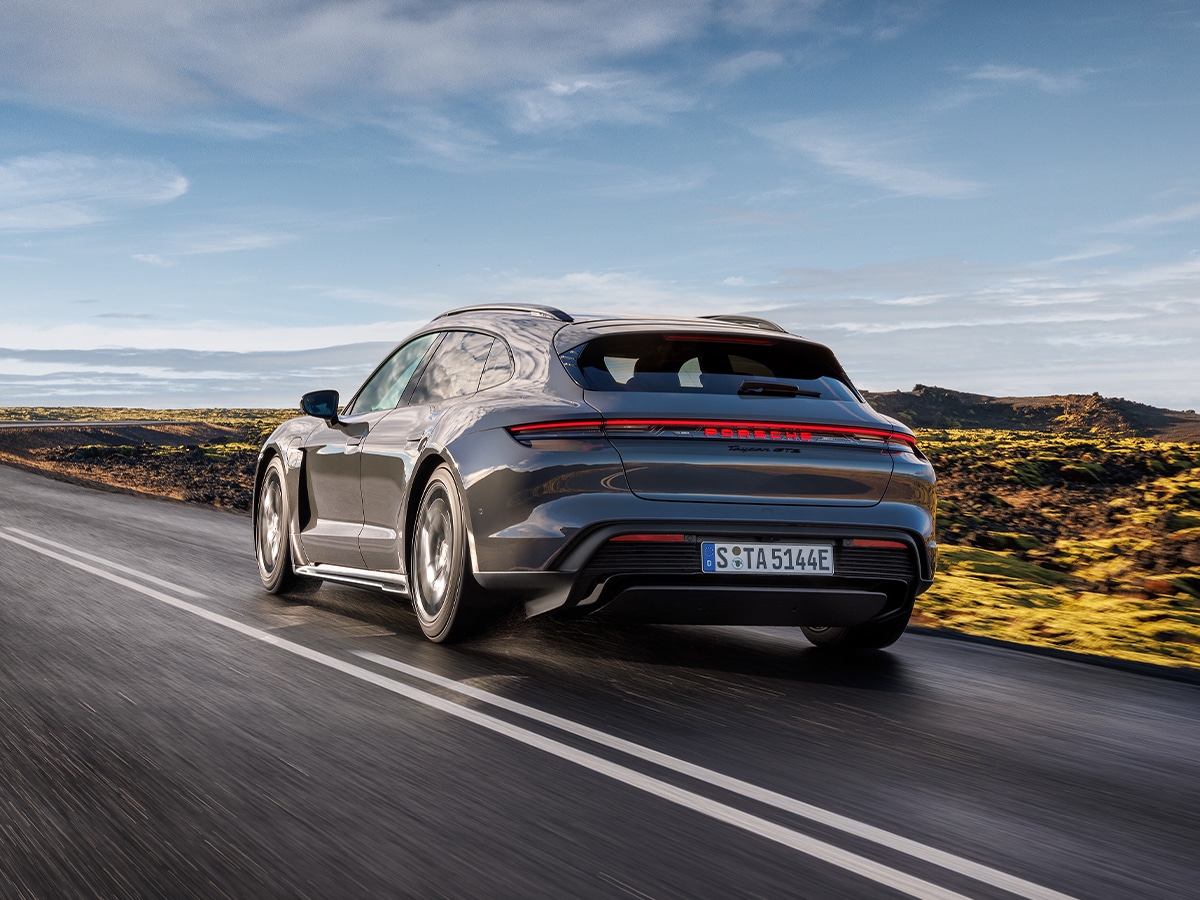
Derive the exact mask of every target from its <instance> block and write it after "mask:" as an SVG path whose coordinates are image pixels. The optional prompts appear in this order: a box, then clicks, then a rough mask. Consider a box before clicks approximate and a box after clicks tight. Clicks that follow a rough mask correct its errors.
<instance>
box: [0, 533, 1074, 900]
mask: <svg viewBox="0 0 1200 900" xmlns="http://www.w3.org/2000/svg"><path fill="white" fill-rule="evenodd" d="M14 531H16V529H6V530H0V539H3V540H5V541H8V542H10V543H13V544H18V545H20V546H22V547H25V548H26V549H28V550H32V551H33V552H35V553H39V554H41V555H43V556H47V557H50V558H52V559H57V560H58V561H59V562H62V563H65V564H67V565H69V566H72V567H74V568H76V569H80V570H82V571H84V572H89V573H90V574H92V575H96V576H97V577H100V578H104V579H105V580H107V581H110V582H112V583H114V584H119V585H121V586H123V587H126V588H129V589H130V590H132V591H136V592H137V593H140V594H142V595H144V596H146V597H150V598H152V599H155V600H158V601H160V602H162V603H165V604H167V605H168V606H172V607H174V608H176V609H178V610H181V611H183V612H187V613H191V614H192V615H194V616H197V617H199V618H201V619H204V620H206V621H208V622H211V623H213V624H216V625H220V626H222V627H224V628H227V629H229V630H231V631H234V632H237V633H238V634H241V635H243V636H245V637H249V638H253V639H254V640H257V641H260V642H262V643H264V644H269V645H270V646H273V647H276V648H278V649H280V650H284V651H286V652H288V653H292V654H294V655H296V656H299V657H301V658H303V659H307V660H309V661H310V662H315V663H318V664H320V665H323V666H326V667H327V668H330V669H333V670H335V671H338V672H341V673H343V674H346V675H350V676H351V677H353V678H357V679H358V680H360V681H363V682H366V683H368V684H371V685H374V686H376V687H379V688H382V689H384V690H386V691H389V692H391V693H393V694H398V695H400V696H403V697H406V698H408V699H410V700H413V701H415V702H417V703H421V704H423V705H425V706H428V707H431V708H433V709H436V710H439V711H440V712H443V713H446V714H448V715H451V716H455V717H457V718H459V719H463V720H465V721H468V722H471V723H473V724H475V725H478V726H480V727H481V728H486V729H488V730H489V731H493V732H495V733H497V734H501V735H504V736H505V737H508V738H510V739H512V740H515V741H518V742H520V743H523V744H525V745H527V746H530V747H535V748H537V749H539V750H542V751H543V752H546V753H549V754H551V755H553V756H557V757H559V758H560V759H563V760H566V761H568V762H572V763H575V764H576V765H579V766H582V767H584V768H586V769H589V770H591V771H593V772H596V773H597V774H600V775H605V776H607V777H609V778H612V779H614V780H616V781H619V782H621V783H623V784H626V785H628V786H630V787H634V788H637V789H638V790H641V791H644V792H646V793H648V794H651V795H653V796H656V797H659V798H661V799H663V800H667V801H669V802H671V803H674V804H676V805H678V806H681V807H683V808H685V809H689V810H692V811H693V812H697V813H700V814H702V815H705V816H707V817H709V818H711V819H714V820H716V821H719V822H723V823H725V824H728V825H733V826H735V827H737V828H740V829H742V830H744V831H747V832H749V833H751V834H754V835H757V836H759V837H762V838H765V839H767V840H770V841H774V842H776V843H778V844H781V845H783V846H786V847H790V848H791V849H793V850H797V851H799V852H801V853H805V854H807V855H809V856H813V857H815V858H817V859H820V860H822V861H824V862H827V863H829V864H831V865H834V866H837V867H838V868H842V869H845V870H846V871H848V872H852V873H854V874H856V875H859V876H861V877H863V878H867V879H869V880H871V881H875V882H877V883H878V884H881V885H885V886H887V887H890V888H893V889H895V890H898V891H901V892H902V893H905V894H908V895H910V896H913V897H921V898H931V900H964V898H963V896H962V895H961V894H957V893H955V892H953V891H951V890H948V889H946V888H943V887H941V886H940V885H937V884H934V883H932V882H929V881H925V880H924V879H921V878H917V877H915V876H912V875H909V874H908V873H906V872H902V871H900V870H899V869H894V868H892V867H890V866H886V865H883V864H881V863H878V862H875V861H874V860H871V859H868V858H867V857H864V856H860V855H858V854H856V853H852V852H850V851H848V850H844V849H842V848H841V847H838V846H835V845H833V844H830V843H828V842H826V841H821V840H818V839H816V838H813V837H810V836H808V835H806V834H803V833H802V832H799V831H795V830H794V829H790V828H786V827H784V826H782V825H778V824H776V823H774V822H771V821H769V820H766V819H763V818H761V817H759V816H755V815H751V814H750V813H746V812H744V811H742V810H739V809H736V808H735V807H732V806H729V805H727V804H724V803H720V802H718V801H715V800H711V799H709V798H707V797H704V796H702V795H700V794H696V793H694V792H692V791H688V790H685V789H683V788H679V787H676V786H674V785H672V784H669V783H667V782H664V781H660V780H659V779H657V778H653V777H651V776H648V775H645V774H643V773H641V772H638V771H636V770H634V769H630V768H628V767H626V766H622V765H620V764H618V763H614V762H611V761H609V760H606V759H604V758H602V757H599V756H596V755H595V754H592V753H588V752H586V751H583V750H579V749H576V748H574V747H571V746H569V745H567V744H563V743H561V742H560V741H556V740H554V739H552V738H548V737H545V736H543V735H540V734H537V733H536V732H533V731H529V730H528V729H525V728H522V727H520V726H518V725H514V724H511V723H509V722H505V721H504V720H503V719H498V718H496V717H494V716H491V715H488V714H486V713H483V712H480V711H478V710H476V709H473V708H471V707H468V706H463V705H461V704H459V703H457V702H455V701H453V700H449V699H446V698H445V697H442V696H439V695H437V694H433V693H429V692H428V691H426V690H423V689H421V688H418V687H415V686H413V685H409V684H405V683H404V682H400V681H397V680H395V679H393V678H390V677H388V676H386V675H383V674H381V673H379V672H376V671H373V670H371V669H366V668H364V667H362V666H360V665H357V664H355V663H351V662H348V661H346V660H342V659H338V658H337V657H334V656H330V655H328V654H326V653H322V652H320V651H318V650H313V649H311V648H309V647H305V646H304V645H302V644H297V643H295V642H293V641H289V640H286V639H284V638H281V637H278V636H277V635H274V634H272V633H270V632H269V631H264V630H263V629H261V628H256V627H254V626H252V625H247V624H245V623H244V622H239V621H237V620H236V619H231V618H229V617H228V616H224V615H221V614H220V613H215V612H212V611H211V610H208V609H205V608H203V607H201V606H197V605H195V604H194V603H189V602H187V601H186V600H180V599H179V598H177V597H173V596H171V595H170V594H164V593H162V592H161V591H157V590H155V589H153V588H151V587H147V586H146V585H143V584H139V583H138V582H135V581H131V580H129V579H128V578H124V577H122V576H120V575H116V574H114V573H112V572H109V571H106V570H104V569H100V568H97V567H96V566H93V565H90V564H89V563H86V562H83V561H82V560H80V559H76V558H74V557H72V556H67V555H66V554H64V553H60V552H58V551H56V550H51V549H49V547H47V546H44V545H39V544H37V543H31V542H30V541H28V540H25V539H23V538H21V537H17V536H16V535H15V534H13V533H12V532H14ZM35 540H40V541H43V542H45V539H44V538H40V537H39V538H35ZM72 552H74V551H72ZM140 574H142V573H139V575H140ZM168 584H169V583H168ZM170 587H171V588H172V589H175V590H178V589H179V587H180V586H178V585H171V586H170ZM369 658H370V659H371V660H372V661H373V662H380V661H382V664H385V665H391V666H393V667H398V666H403V664H398V665H397V664H396V663H395V661H394V660H388V659H387V658H386V657H376V656H375V655H374V654H371V655H370V657H369ZM408 669H412V667H407V666H405V667H404V668H403V669H402V671H407V670H408ZM414 673H420V674H419V675H417V676H416V677H420V678H422V679H424V680H426V681H433V682H435V683H438V684H439V685H440V686H442V687H448V688H450V689H452V690H455V691H458V692H459V693H461V694H463V695H466V696H472V697H474V699H479V700H484V701H485V702H489V703H490V702H493V700H494V701H500V702H496V703H494V705H497V706H502V707H504V708H509V707H508V706H507V704H510V703H512V701H507V700H504V698H501V697H497V696H495V695H490V694H487V692H485V691H478V690H477V689H474V688H470V687H469V686H467V685H462V684H458V683H457V682H454V681H451V680H450V679H443V678H442V677H441V676H437V675H434V674H433V673H431V672H426V671H424V670H421V669H413V670H412V672H409V673H408V674H414ZM475 694H479V695H481V696H475ZM512 706H513V707H516V708H514V709H512V710H511V711H514V712H518V713H519V714H521V715H527V716H528V717H529V718H532V719H536V720H537V721H542V722H544V723H545V724H550V725H552V726H553V727H556V728H562V729H563V730H566V731H568V732H570V733H573V734H576V735H577V736H580V737H585V738H587V739H588V740H593V741H596V742H597V743H601V744H603V745H604V746H608V747H610V748H613V749H618V750H621V751H622V752H625V753H632V754H633V755H635V756H637V757H639V758H641V759H644V760H646V761H650V762H654V763H655V764H657V765H660V766H664V767H666V768H670V769H672V770H674V771H676V772H680V773H682V774H686V775H689V776H691V777H694V778H700V779H701V780H704V781H707V782H709V783H712V784H715V785H718V786H720V787H724V788H726V789H727V790H735V791H736V792H737V793H739V794H741V795H743V796H747V797H752V798H753V799H762V798H772V799H766V800H763V802H769V803H772V805H777V806H778V807H779V808H781V809H788V810H789V811H793V812H796V811H798V814H799V815H802V816H805V817H807V818H809V819H812V820H814V821H825V820H826V819H827V822H826V823H827V824H834V827H842V830H844V831H846V832H847V833H850V834H859V836H865V837H869V839H872V840H877V838H879V837H886V838H887V839H890V840H891V841H895V842H898V843H897V844H896V845H893V844H891V843H888V842H887V841H885V840H877V842H878V843H881V844H884V845H885V846H889V847H893V849H899V850H901V851H902V852H905V853H908V854H909V855H910V856H915V857H916V858H918V859H922V860H925V861H930V862H935V863H936V864H937V865H940V866H942V867H943V868H947V869H951V870H952V871H956V872H958V871H960V870H959V869H958V868H956V867H955V868H952V867H951V866H949V865H946V864H945V862H943V861H939V859H938V857H944V858H945V861H946V862H950V861H954V862H955V864H956V866H964V865H965V866H967V867H976V864H974V863H970V862H969V861H968V860H960V859H959V858H958V857H954V856H952V855H951V854H941V853H940V851H936V850H934V849H933V848H929V847H924V845H921V844H918V843H916V842H915V841H908V839H906V838H901V837H899V836H897V835H891V834H889V833H888V832H885V831H882V830H881V829H875V828H873V827H872V826H868V825H865V824H863V823H859V822H855V821H854V820H852V819H847V818H845V817H842V816H838V815H836V814H834V813H830V812H827V811H825V810H820V809H818V808H817V807H813V806H809V805H808V804H803V803H800V802H799V801H795V800H791V799H790V798H788V797H784V796H783V795H779V794H774V793H773V792H770V791H766V790H764V789H761V788H756V787H754V786H753V785H749V784H747V783H745V782H740V781H738V780H737V779H732V778H727V777H726V776H721V775H720V774H719V773H716V772H710V771H709V770H706V769H703V768H701V767H699V766H691V765H690V764H688V763H684V762H683V761H681V760H676V759H674V758H673V757H669V756H666V755H665V754H659V753H657V752H656V751H653V750H650V749H649V748H646V747H641V746H640V745H637V744H633V743H631V742H628V741H623V740H621V739H619V738H615V737H612V736H610V735H605V734H604V733H603V732H599V731H595V730H594V729H590V728H587V727H586V726H582V725H578V724H576V723H573V722H570V721H569V720H566V719H560V718H559V717H557V716H552V715H550V714H549V713H542V712H540V711H539V710H535V709H533V708H532V707H525V706H523V705H522V704H512ZM564 726H567V727H565V728H564ZM747 791H748V792H747ZM776 799H777V800H778V801H780V802H781V803H783V804H786V805H780V803H776V802H774V800H776ZM792 807H794V809H793V808H792ZM836 823H841V825H839V824H836ZM843 826H852V827H843ZM872 835H875V837H871V836H872ZM909 845H911V847H910V846H909ZM914 850H919V851H920V855H919V854H918V853H914V852H913V851H914ZM926 854H928V855H926ZM973 871H978V872H979V873H980V874H971V876H970V877H973V878H975V879H976V880H979V881H983V882H985V883H988V884H992V885H993V886H995V887H1000V888H1003V889H1004V890H1007V891H1009V892H1011V893H1017V894H1018V895H1019V896H1023V897H1029V898H1039V900H1040V898H1047V900H1051V898H1053V900H1071V898H1069V897H1068V896H1067V895H1065V894H1060V893H1057V892H1055V891H1051V890H1049V889H1046V888H1042V887H1040V886H1038V885H1035V884H1032V883H1031V882H1028V881H1024V880H1022V879H1016V878H1013V877H1012V876H1008V875H1006V874H1005V873H1003V872H999V871H998V870H994V869H989V868H987V867H985V866H977V868H975V869H974V870H973ZM993 873H994V875H996V876H999V877H1000V878H1001V879H1003V880H1004V882H1005V883H998V882H997V881H994V880H993V877H992V874H993ZM960 874H969V873H967V872H960ZM981 876H988V877H981ZM1010 885H1012V886H1010ZM1014 886H1018V887H1023V888H1025V889H1024V890H1020V891H1017V890H1014Z"/></svg>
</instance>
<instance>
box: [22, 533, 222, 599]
mask: <svg viewBox="0 0 1200 900" xmlns="http://www.w3.org/2000/svg"><path fill="white" fill-rule="evenodd" d="M4 530H5V531H10V532H12V533H13V534H19V535H21V537H25V538H29V540H31V541H37V542H38V543H39V544H46V545H47V546H50V547H55V548H57V549H59V550H63V551H65V552H67V553H70V554H71V555H72V556H78V557H81V558H82V559H87V560H91V561H92V562H94V563H99V564H100V565H102V566H107V567H108V568H110V569H116V570H117V571H118V572H124V573H125V574H126V575H132V576H133V577H134V578H140V579H141V580H142V581H148V582H150V583H151V584H157V585H158V586H159V587H161V588H166V589H167V590H170V591H175V592H176V593H179V594H183V595H184V596H185V597H195V598H196V599H197V600H199V599H201V598H203V597H204V595H203V594H202V593H200V592H199V591H193V590H192V589H191V588H186V587H184V586H183V585H181V584H175V583H174V582H170V581H164V580H163V579H162V578H156V577H154V576H153V575H150V574H148V573H146V572H142V571H140V570H138V569H131V568H130V567H129V566H123V565H121V564H120V563H115V562H113V561H112V560H111V559H105V558H104V557H103V556H96V555H95V554H92V553H85V552H84V551H83V550H79V549H77V548H75V547H71V546H69V545H67V544H60V543H59V542H58V541H52V540H50V538H46V537H42V536H41V535H40V534H33V533H32V532H29V531H24V530H22V529H20V528H13V527H12V526H11V525H9V526H6V527H5V529H4Z"/></svg>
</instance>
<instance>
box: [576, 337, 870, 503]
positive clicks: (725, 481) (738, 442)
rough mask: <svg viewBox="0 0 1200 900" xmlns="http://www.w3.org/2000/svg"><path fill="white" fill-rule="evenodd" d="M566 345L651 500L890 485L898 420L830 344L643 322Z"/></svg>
mask: <svg viewBox="0 0 1200 900" xmlns="http://www.w3.org/2000/svg"><path fill="white" fill-rule="evenodd" d="M566 356H567V357H568V358H567V359H565V360H564V362H566V363H567V364H568V365H567V367H568V370H569V371H572V373H573V374H578V376H579V377H580V378H581V379H582V380H583V381H585V383H586V384H585V386H586V387H587V390H586V391H585V394H584V396H585V398H586V400H587V402H588V403H589V404H590V405H591V406H593V407H594V408H595V409H596V410H597V411H599V412H600V413H601V414H602V415H603V416H604V419H605V432H606V434H607V435H608V438H609V440H610V441H611V442H612V443H613V445H614V446H615V447H616V449H617V452H618V453H619V454H620V456H621V461H622V463H623V465H624V468H625V474H626V478H627V481H628V483H629V487H630V489H631V490H632V491H633V492H634V493H636V494H638V495H639V496H641V497H644V498H646V499H648V500H688V501H698V502H712V503H754V504H772V505H774V504H786V505H820V506H871V505H874V504H876V503H878V502H879V501H880V499H881V498H882V497H883V494H884V492H885V490H886V489H887V485H888V481H889V480H890V478H891V475H892V463H893V457H892V453H891V452H890V451H891V449H893V448H892V445H890V444H889V439H890V438H891V431H892V429H891V428H890V426H888V425H887V424H886V423H884V422H883V421H882V420H880V419H879V418H878V417H877V416H876V415H875V414H874V413H873V412H872V411H871V410H870V408H869V407H867V406H866V405H865V404H863V403H862V402H861V401H860V400H859V398H858V395H857V393H856V392H855V391H854V388H853V387H852V386H851V385H850V384H849V381H848V380H847V379H846V376H845V374H844V372H842V370H841V366H840V365H839V364H838V363H837V361H836V359H835V358H834V357H833V354H832V353H831V352H830V351H829V350H828V349H827V348H825V347H823V346H821V345H819V344H812V343H810V342H806V341H801V340H798V339H795V338H791V337H783V336H780V337H774V336H771V337H766V336H764V337H761V338H760V337H757V336H753V337H736V336H735V337H728V336H721V335H714V334H690V333H686V332H684V333H673V332H672V333H659V332H654V333H648V332H640V333H635V334H629V335H620V334H618V335H605V336H603V337H600V338H597V339H595V340H593V341H591V342H589V344H588V345H587V346H586V347H582V348H575V349H574V350H573V351H572V353H569V354H566Z"/></svg>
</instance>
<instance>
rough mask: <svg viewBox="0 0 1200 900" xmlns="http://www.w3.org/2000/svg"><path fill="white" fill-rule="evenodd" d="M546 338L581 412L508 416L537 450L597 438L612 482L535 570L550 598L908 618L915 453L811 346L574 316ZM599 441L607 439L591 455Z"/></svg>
mask: <svg viewBox="0 0 1200 900" xmlns="http://www.w3.org/2000/svg"><path fill="white" fill-rule="evenodd" d="M555 350H556V351H557V353H558V355H559V358H560V359H561V361H562V364H563V366H564V367H565V369H566V371H567V372H568V373H569V374H570V376H571V379H572V380H573V381H574V383H575V384H576V385H578V387H579V388H581V389H582V397H583V405H582V406H581V407H580V414H578V415H572V416H570V417H567V418H563V417H559V418H556V419H551V420H547V421H530V422H523V423H521V424H518V425H514V426H510V427H509V428H508V429H507V430H508V432H509V434H510V436H511V437H512V438H513V439H515V440H517V441H518V442H520V443H521V444H523V445H525V446H527V447H528V448H529V449H530V450H532V451H536V452H538V453H541V452H546V453H553V452H555V451H556V450H557V451H558V452H563V451H565V450H567V449H568V448H570V447H572V446H585V445H591V446H601V445H602V446H604V447H607V448H609V449H610V450H611V451H615V454H616V456H617V457H618V458H619V461H620V479H617V478H615V477H614V478H610V479H609V485H608V486H609V487H610V488H611V487H612V486H613V484H614V482H616V481H617V480H620V481H622V482H623V483H622V484H621V485H620V487H621V488H622V490H620V491H618V492H617V493H619V494H623V495H624V496H625V497H626V498H627V500H626V501H624V502H614V497H613V495H612V493H609V494H607V495H606V496H605V497H604V502H603V503H600V504H597V506H596V507H595V517H594V518H593V519H592V520H591V521H589V522H587V523H583V522H579V523H577V527H576V526H575V525H569V524H568V525H566V527H564V529H563V533H565V534H569V535H570V539H569V540H568V541H566V542H564V546H563V547H562V548H561V550H560V551H559V552H558V554H557V555H556V556H555V558H554V559H552V560H550V561H549V562H548V563H547V566H546V568H547V569H548V570H553V571H555V572H558V573H561V574H563V575H566V576H568V577H569V582H570V587H569V589H567V590H566V592H565V594H563V595H561V596H560V597H559V598H558V600H556V601H555V603H554V604H553V605H554V606H556V607H558V608H562V609H566V610H574V611H576V612H578V613H589V614H597V615H605V616H612V617H619V618H621V619H624V620H634V621H643V622H671V623H692V624H778V625H817V626H854V625H858V624H861V623H864V622H870V621H878V620H882V619H886V618H888V617H889V616H892V617H894V616H901V615H902V616H904V617H905V619H907V614H908V611H909V610H910V609H911V606H912V601H913V598H914V597H915V596H916V595H917V594H918V593H919V592H920V591H921V590H923V589H924V588H925V587H926V586H928V584H929V582H930V579H931V577H932V570H933V565H934V558H933V555H934V547H935V545H934V543H933V510H934V475H933V470H932V467H931V466H930V465H929V463H928V461H927V460H926V459H925V458H924V457H923V456H922V454H921V453H920V450H919V449H918V448H917V446H916V441H915V439H914V437H913V435H912V433H911V432H910V431H909V430H908V429H907V428H905V427H904V426H903V425H901V424H900V423H897V422H894V421H892V420H889V419H887V418H885V417H883V416H880V415H879V414H878V413H876V412H875V411H874V410H872V409H871V408H870V407H869V406H868V405H867V404H866V403H865V402H864V401H863V400H862V398H861V396H860V395H859V394H858V392H857V391H856V390H855V389H854V387H853V385H852V384H851V383H850V381H849V379H848V378H847V376H846V374H845V372H844V371H843V370H842V368H841V366H840V364H839V363H838V362H837V360H836V358H835V357H834V355H833V353H832V352H831V351H829V349H828V348H826V347H824V346H822V345H820V344H816V343H813V342H810V341H805V340H802V339H800V338H797V337H794V336H792V335H787V334H783V333H779V332H776V331H771V330H763V329H755V328H748V327H730V326H728V325H724V324H719V323H707V322H703V321H702V320H679V321H676V322H666V323H663V322H657V323H655V322H640V323H639V322H632V321H628V320H610V321H593V322H580V323H575V324H572V325H568V326H567V327H565V328H563V329H562V330H561V331H559V333H558V335H557V337H556V340H555ZM604 455H605V456H608V455H609V454H608V453H606V454H604Z"/></svg>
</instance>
